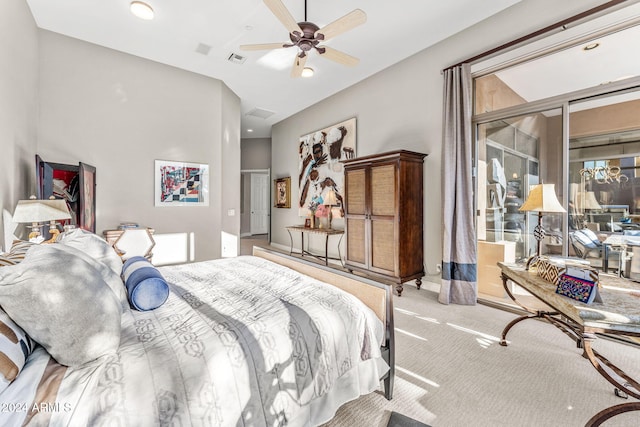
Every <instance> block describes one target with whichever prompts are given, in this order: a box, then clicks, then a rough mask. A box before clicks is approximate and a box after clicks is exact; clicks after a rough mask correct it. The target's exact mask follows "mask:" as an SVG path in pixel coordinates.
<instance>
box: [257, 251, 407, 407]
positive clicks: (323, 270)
mask: <svg viewBox="0 0 640 427" xmlns="http://www.w3.org/2000/svg"><path fill="white" fill-rule="evenodd" d="M253 255H254V256H257V257H260V258H264V259H267V260H269V261H272V262H275V263H276V264H280V265H283V266H285V267H288V268H291V269H292V270H295V271H297V272H299V273H302V274H305V275H307V276H310V277H313V278H314V279H317V280H321V281H323V282H326V283H329V284H331V285H333V286H336V287H338V288H340V289H342V290H343V291H345V292H349V293H350V294H352V295H354V296H355V297H357V298H358V299H360V300H361V301H362V302H363V303H364V304H365V305H366V306H367V307H369V308H370V309H371V310H373V312H374V313H375V314H376V315H377V316H378V318H379V319H380V320H381V321H382V323H383V324H384V325H385V337H384V344H383V345H382V347H381V348H380V350H381V351H382V357H383V358H384V360H385V362H387V364H388V365H389V371H388V372H387V373H386V374H385V375H384V376H383V377H382V378H381V380H384V396H385V397H386V398H387V399H388V400H391V398H392V396H393V382H394V379H395V339H394V329H393V328H394V327H393V299H392V296H393V294H392V292H393V289H392V287H391V286H390V285H385V284H383V283H378V282H374V281H373V280H369V279H366V278H363V277H357V276H354V275H352V274H349V273H347V272H343V271H340V270H336V269H333V268H331V267H326V266H324V265H320V264H316V263H313V262H310V261H307V260H304V259H300V258H297V257H293V256H291V255H287V254H284V253H282V252H276V251H273V250H270V249H266V248H262V247H258V246H254V247H253Z"/></svg>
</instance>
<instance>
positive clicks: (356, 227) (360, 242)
mask: <svg viewBox="0 0 640 427" xmlns="http://www.w3.org/2000/svg"><path fill="white" fill-rule="evenodd" d="M346 225H347V227H346V230H347V259H348V260H350V261H352V262H355V263H358V264H362V265H366V262H367V253H366V246H365V245H366V243H365V220H364V219H353V218H347V223H346Z"/></svg>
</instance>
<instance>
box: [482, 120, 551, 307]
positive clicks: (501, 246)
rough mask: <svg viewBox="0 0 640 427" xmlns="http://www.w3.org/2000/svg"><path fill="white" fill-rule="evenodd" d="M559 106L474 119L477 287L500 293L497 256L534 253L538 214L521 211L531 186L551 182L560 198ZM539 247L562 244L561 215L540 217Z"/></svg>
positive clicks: (508, 258) (520, 258) (519, 258)
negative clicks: (542, 231)
mask: <svg viewBox="0 0 640 427" xmlns="http://www.w3.org/2000/svg"><path fill="white" fill-rule="evenodd" d="M561 113H562V110H561V109H552V110H547V111H543V112H537V113H532V114H525V115H520V116H516V117H509V118H499V119H496V120H490V121H486V122H482V123H478V124H477V125H476V137H477V168H478V179H477V182H478V191H477V207H478V210H477V213H478V216H477V230H478V259H479V260H478V291H479V293H480V295H481V296H490V297H493V298H499V299H504V300H505V301H506V294H505V291H504V288H503V287H502V282H501V280H500V275H499V271H498V269H497V263H498V262H526V260H527V259H528V258H529V257H530V256H532V255H534V254H535V252H536V249H537V240H536V239H535V237H534V236H533V229H534V227H535V226H536V224H537V216H535V215H532V214H530V213H527V212H522V211H520V208H521V207H522V204H523V203H524V201H525V200H526V199H527V196H528V195H529V191H530V189H531V187H532V186H533V185H535V184H538V183H540V182H541V181H544V182H545V183H555V184H556V192H557V194H558V196H559V200H562V185H561V181H562V161H561V159H562V144H561V143H560V144H558V142H559V141H562V120H561V117H562V114H561ZM543 220H544V223H543V224H544V227H545V229H546V231H547V234H548V235H547V237H546V238H545V239H544V243H545V244H544V245H543V246H542V248H543V253H560V251H561V250H562V244H561V242H562V240H561V239H562V233H563V231H562V217H561V216H559V215H551V214H550V215H545V216H544V217H543Z"/></svg>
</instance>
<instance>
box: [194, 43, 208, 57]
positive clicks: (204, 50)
mask: <svg viewBox="0 0 640 427" xmlns="http://www.w3.org/2000/svg"><path fill="white" fill-rule="evenodd" d="M210 50H211V46H209V45H208V44H204V43H198V46H197V47H196V52H198V53H201V54H202V55H209V51H210Z"/></svg>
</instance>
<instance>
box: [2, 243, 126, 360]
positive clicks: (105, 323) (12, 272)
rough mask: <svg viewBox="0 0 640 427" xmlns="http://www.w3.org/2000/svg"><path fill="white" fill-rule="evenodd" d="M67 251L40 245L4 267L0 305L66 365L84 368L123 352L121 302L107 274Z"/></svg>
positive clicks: (32, 336)
mask: <svg viewBox="0 0 640 427" xmlns="http://www.w3.org/2000/svg"><path fill="white" fill-rule="evenodd" d="M66 249H67V250H65V248H64V246H63V245H56V244H52V245H36V246H34V247H33V248H31V249H30V250H29V251H28V252H27V254H26V256H25V259H24V261H22V262H21V263H20V264H18V265H15V266H11V267H3V268H0V305H1V306H2V308H4V310H5V311H6V312H7V314H8V315H9V316H10V317H11V319H13V321H14V322H16V323H17V324H18V325H19V326H20V327H21V328H22V329H24V331H25V332H26V333H27V334H28V335H29V336H30V337H31V338H33V339H34V340H35V341H36V342H38V343H40V344H42V346H43V347H44V348H45V349H46V350H47V351H48V352H49V354H51V356H53V358H55V359H56V360H57V361H58V362H59V363H60V364H63V365H67V366H79V365H82V364H84V363H86V362H89V361H91V360H94V359H96V358H98V357H100V356H103V355H105V354H110V353H115V352H116V351H117V349H118V346H119V344H120V318H121V306H120V303H119V302H118V301H117V299H116V297H115V295H114V294H113V292H112V291H111V290H110V289H109V286H108V285H107V284H106V283H105V281H104V279H103V278H102V276H101V274H100V273H99V272H98V271H97V270H96V269H95V268H94V267H92V265H91V264H90V263H88V262H87V261H86V260H85V259H83V257H79V256H77V254H74V253H72V252H71V251H69V250H68V249H69V248H66ZM76 252H77V251H76Z"/></svg>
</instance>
